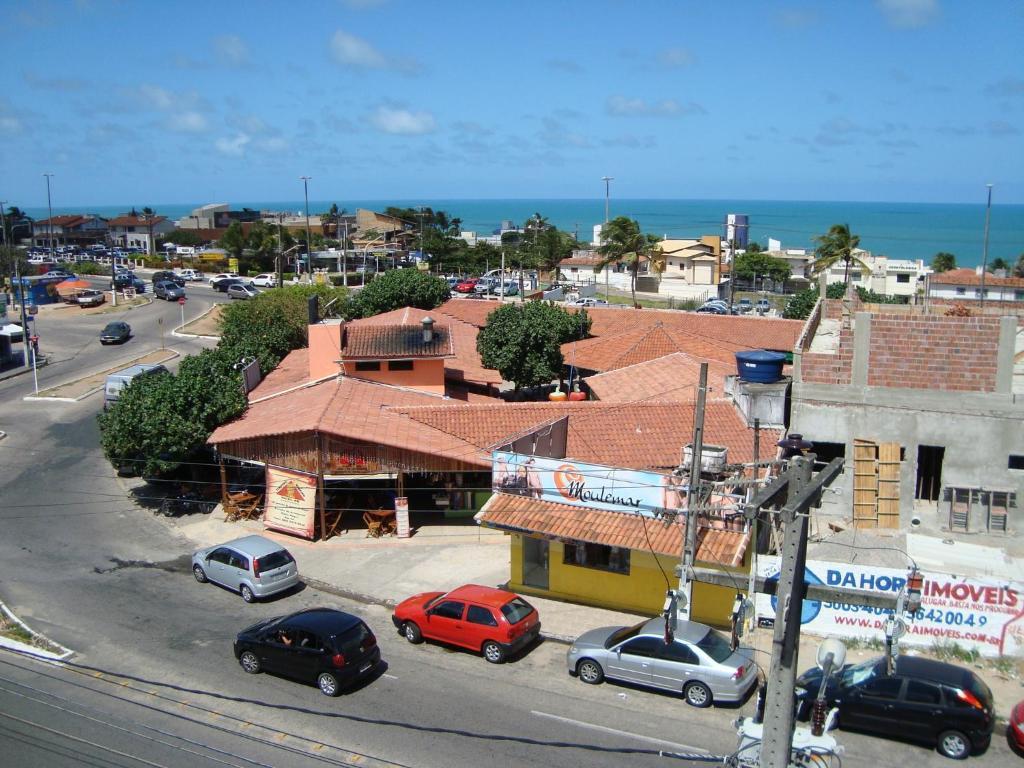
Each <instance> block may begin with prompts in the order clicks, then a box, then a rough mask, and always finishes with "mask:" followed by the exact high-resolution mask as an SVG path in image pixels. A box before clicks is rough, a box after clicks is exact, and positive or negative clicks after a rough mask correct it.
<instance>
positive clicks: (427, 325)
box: [421, 315, 434, 344]
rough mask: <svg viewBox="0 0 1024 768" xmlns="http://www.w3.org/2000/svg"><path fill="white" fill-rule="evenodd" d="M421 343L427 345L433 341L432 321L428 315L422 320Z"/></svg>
mask: <svg viewBox="0 0 1024 768" xmlns="http://www.w3.org/2000/svg"><path fill="white" fill-rule="evenodd" d="M421 322H422V323H423V343H424V344H429V343H430V342H432V341H433V340H434V320H433V318H431V317H430V316H429V315H427V316H426V317H424V318H423V320H422V321H421Z"/></svg>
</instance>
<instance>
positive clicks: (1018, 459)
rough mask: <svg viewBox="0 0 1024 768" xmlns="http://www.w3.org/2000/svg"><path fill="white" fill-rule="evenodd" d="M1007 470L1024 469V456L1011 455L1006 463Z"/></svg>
mask: <svg viewBox="0 0 1024 768" xmlns="http://www.w3.org/2000/svg"><path fill="white" fill-rule="evenodd" d="M1006 468H1007V469H1024V456H1019V455H1017V454H1014V453H1011V454H1010V458H1009V459H1008V460H1007V462H1006Z"/></svg>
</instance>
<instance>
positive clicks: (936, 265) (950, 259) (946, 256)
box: [932, 251, 956, 273]
mask: <svg viewBox="0 0 1024 768" xmlns="http://www.w3.org/2000/svg"><path fill="white" fill-rule="evenodd" d="M932 269H933V270H934V271H935V272H936V273H938V272H949V271H950V270H951V269H956V256H954V255H953V254H952V253H946V251H939V252H938V253H936V254H935V258H933V259H932Z"/></svg>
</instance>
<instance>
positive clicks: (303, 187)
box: [299, 176, 313, 273]
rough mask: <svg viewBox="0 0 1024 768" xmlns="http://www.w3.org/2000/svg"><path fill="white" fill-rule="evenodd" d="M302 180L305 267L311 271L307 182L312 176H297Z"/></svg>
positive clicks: (311, 255)
mask: <svg viewBox="0 0 1024 768" xmlns="http://www.w3.org/2000/svg"><path fill="white" fill-rule="evenodd" d="M299 178H300V179H302V189H303V191H304V192H305V194H306V265H307V267H308V271H309V272H310V273H312V271H313V240H312V238H311V237H310V235H309V180H310V179H312V178H313V177H312V176H299Z"/></svg>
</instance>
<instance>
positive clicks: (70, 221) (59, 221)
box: [33, 213, 95, 227]
mask: <svg viewBox="0 0 1024 768" xmlns="http://www.w3.org/2000/svg"><path fill="white" fill-rule="evenodd" d="M93 218H95V217H93V216H82V215H81V214H77V213H64V214H61V215H59V216H54V217H53V218H52V219H39V220H37V221H35V222H33V224H34V225H35V226H36V227H39V226H44V227H45V226H48V225H49V224H50V223H51V222H52V223H53V226H55V227H77V226H79V225H81V224H85V223H86V222H87V221H91V220H92V219H93Z"/></svg>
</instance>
